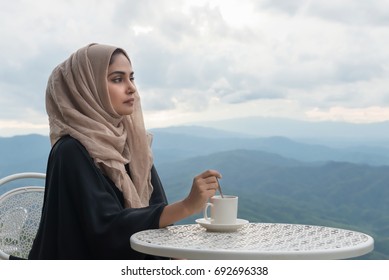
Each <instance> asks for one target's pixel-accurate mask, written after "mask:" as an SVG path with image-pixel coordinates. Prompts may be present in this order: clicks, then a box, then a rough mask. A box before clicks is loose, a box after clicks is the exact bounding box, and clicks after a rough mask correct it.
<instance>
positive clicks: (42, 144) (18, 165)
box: [0, 134, 50, 177]
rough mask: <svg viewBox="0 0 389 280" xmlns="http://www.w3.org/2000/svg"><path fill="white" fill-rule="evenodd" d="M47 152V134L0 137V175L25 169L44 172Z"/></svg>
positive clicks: (48, 146)
mask: <svg viewBox="0 0 389 280" xmlns="http://www.w3.org/2000/svg"><path fill="white" fill-rule="evenodd" d="M49 152H50V141H49V138H48V137H47V136H42V135H37V134H31V135H23V136H14V137H4V138H2V137H0V177H4V176H7V175H9V174H12V173H17V172H25V171H31V172H45V170H46V162H47V157H48V155H49Z"/></svg>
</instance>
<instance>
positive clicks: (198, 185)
mask: <svg viewBox="0 0 389 280" xmlns="http://www.w3.org/2000/svg"><path fill="white" fill-rule="evenodd" d="M217 178H221V175H220V173H219V172H217V171H216V170H207V171H205V172H203V173H201V174H199V175H197V176H196V177H195V178H194V179H193V184H192V188H191V190H190V193H189V195H188V196H187V197H186V198H185V199H184V200H181V201H179V202H175V203H173V204H169V205H167V206H165V208H164V209H163V211H162V213H161V216H160V219H159V227H166V226H168V225H171V224H174V223H175V222H178V221H180V220H182V219H185V218H187V217H189V216H191V215H193V214H195V213H197V212H200V211H202V210H203V208H204V206H205V203H206V202H207V201H208V199H209V198H210V197H211V196H214V195H215V192H216V190H217V188H218V186H219V184H218V181H217Z"/></svg>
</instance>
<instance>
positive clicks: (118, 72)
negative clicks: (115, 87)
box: [108, 71, 134, 77]
mask: <svg viewBox="0 0 389 280" xmlns="http://www.w3.org/2000/svg"><path fill="white" fill-rule="evenodd" d="M125 74H126V72H125V71H113V72H111V73H109V74H108V77H109V76H111V75H125ZM130 76H134V71H132V72H131V73H130Z"/></svg>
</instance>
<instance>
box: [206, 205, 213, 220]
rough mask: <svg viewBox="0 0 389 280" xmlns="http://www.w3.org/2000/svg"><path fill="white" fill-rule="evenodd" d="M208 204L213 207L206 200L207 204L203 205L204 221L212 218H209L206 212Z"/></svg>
mask: <svg viewBox="0 0 389 280" xmlns="http://www.w3.org/2000/svg"><path fill="white" fill-rule="evenodd" d="M209 206H211V207H213V204H212V203H209V202H207V204H206V205H205V208H204V219H205V220H206V221H209V222H210V221H211V220H212V218H211V217H208V213H207V210H208V207H209Z"/></svg>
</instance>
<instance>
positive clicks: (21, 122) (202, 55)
mask: <svg viewBox="0 0 389 280" xmlns="http://www.w3.org/2000/svg"><path fill="white" fill-rule="evenodd" d="M0 1H1V2H0V5H1V6H0V21H1V22H0V23H1V24H0V36H1V44H0V48H1V50H0V57H1V61H2V63H1V64H0V73H1V75H0V136H9V135H15V134H25V133H31V132H35V133H47V131H48V125H47V117H46V112H45V106H44V95H45V88H46V82H47V78H48V76H49V74H50V73H51V70H52V69H53V68H54V67H55V66H56V65H57V64H59V63H60V62H62V61H63V60H64V59H66V58H67V57H68V56H69V55H70V54H71V53H72V52H74V51H75V50H76V49H78V48H80V47H83V46H84V45H86V44H88V43H91V42H98V43H105V44H111V45H116V46H119V47H122V48H124V49H126V50H127V51H128V53H129V54H130V56H131V59H132V61H133V66H134V70H135V77H136V82H137V86H138V90H139V92H140V94H141V97H142V106H143V109H144V114H145V120H146V125H147V127H148V128H152V127H161V126H169V125H179V124H183V123H188V122H195V121H206V120H221V119H230V118H238V117H246V116H265V117H282V118H292V119H297V120H309V121H321V120H333V121H347V122H379V121H385V120H389V79H388V74H389V47H388V46H389V1H387V0H369V1H365V0H312V1H310V0H284V1H283V0H257V1H255V0H220V1H217V0H214V1H212V0H188V1H184V0H182V1H180V0H159V1H151V0H142V1H135V0H134V1H131V0H110V1H103V0H83V1H78V0H62V1H55V0H35V1H29V0H13V1H5V0H0Z"/></svg>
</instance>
